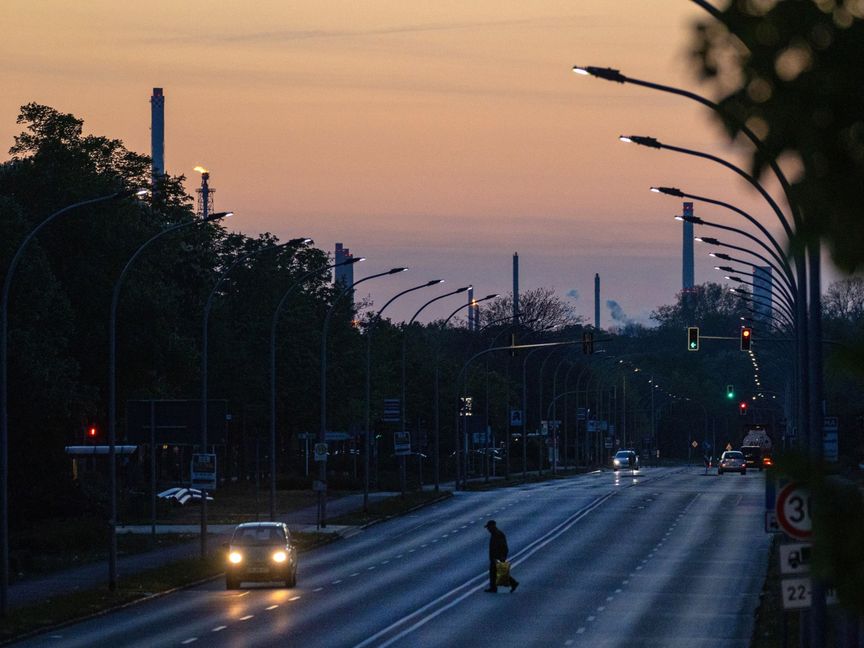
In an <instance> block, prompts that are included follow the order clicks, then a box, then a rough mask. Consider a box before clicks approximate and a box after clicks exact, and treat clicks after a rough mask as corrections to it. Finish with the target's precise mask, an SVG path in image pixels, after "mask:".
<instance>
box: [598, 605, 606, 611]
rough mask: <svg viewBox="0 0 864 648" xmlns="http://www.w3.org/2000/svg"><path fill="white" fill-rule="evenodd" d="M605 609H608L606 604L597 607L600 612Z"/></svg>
mask: <svg viewBox="0 0 864 648" xmlns="http://www.w3.org/2000/svg"><path fill="white" fill-rule="evenodd" d="M605 609H606V606H605V605H600V606H598V607H597V611H598V612H602V611H603V610H605Z"/></svg>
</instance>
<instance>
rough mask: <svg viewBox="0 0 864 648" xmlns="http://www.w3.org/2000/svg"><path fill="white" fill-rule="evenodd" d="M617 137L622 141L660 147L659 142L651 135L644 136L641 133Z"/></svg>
mask: <svg viewBox="0 0 864 648" xmlns="http://www.w3.org/2000/svg"><path fill="white" fill-rule="evenodd" d="M618 139H619V140H621V141H622V142H628V143H633V144H639V145H641V146H648V147H650V148H656V149H659V148H661V146H660V142H658V141H657V140H656V139H655V138H653V137H644V136H642V135H619V136H618Z"/></svg>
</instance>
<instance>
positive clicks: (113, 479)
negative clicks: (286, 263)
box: [108, 212, 234, 592]
mask: <svg viewBox="0 0 864 648" xmlns="http://www.w3.org/2000/svg"><path fill="white" fill-rule="evenodd" d="M233 214H234V212H217V213H215V214H211V215H209V216H208V217H207V218H202V219H196V220H190V221H186V222H185V223H177V224H176V225H172V226H170V227H166V228H165V229H163V230H161V231H159V232H157V233H156V234H154V235H153V236H151V237H150V238H149V239H147V241H145V242H144V243H142V244H141V245H140V246H139V247H138V249H137V250H135V252H134V254H132V256H131V257H129V260H128V261H127V262H126V265H125V266H124V267H123V270H122V271H121V272H120V276H119V277H118V278H117V281H116V282H115V283H114V292H113V294H112V296H111V317H110V320H109V325H108V332H109V340H108V446H109V447H108V488H109V490H110V493H109V495H110V497H109V499H110V514H109V520H108V533H109V539H108V540H109V541H108V589H109V590H111V591H112V592H113V591H114V590H116V589H117V532H116V530H117V463H116V450H117V420H116V418H117V305H118V303H119V302H120V289H121V288H122V287H123V280H124V279H125V278H126V274H127V273H128V272H129V269H130V268H131V267H132V264H133V263H134V262H135V260H136V259H137V258H138V257H139V256H140V255H141V253H142V252H143V251H144V250H146V249H147V248H148V247H149V245H150V244H151V243H153V242H154V241H155V240H157V239H159V238H162V237H163V236H165V235H166V234H170V233H171V232H174V231H176V230H178V229H182V228H184V227H190V226H192V225H200V224H201V223H210V222H212V221H216V220H219V219H221V218H227V217H229V216H232V215H233Z"/></svg>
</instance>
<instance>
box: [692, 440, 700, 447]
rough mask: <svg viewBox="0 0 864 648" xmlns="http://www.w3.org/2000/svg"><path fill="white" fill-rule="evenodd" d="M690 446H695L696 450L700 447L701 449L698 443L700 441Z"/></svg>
mask: <svg viewBox="0 0 864 648" xmlns="http://www.w3.org/2000/svg"><path fill="white" fill-rule="evenodd" d="M690 445H691V446H693V447H694V448H698V447H699V442H698V441H694V442H693V443H691V444H690Z"/></svg>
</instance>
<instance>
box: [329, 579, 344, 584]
mask: <svg viewBox="0 0 864 648" xmlns="http://www.w3.org/2000/svg"><path fill="white" fill-rule="evenodd" d="M341 582H342V579H339V580H335V581H333V582H332V583H330V584H331V585H338V584H339V583H341Z"/></svg>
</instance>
